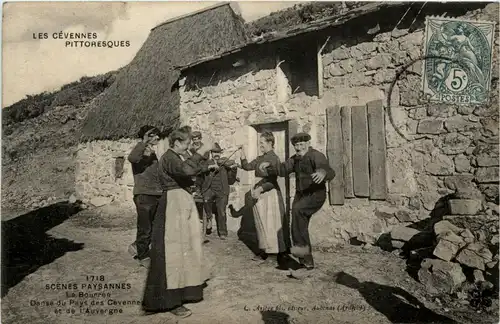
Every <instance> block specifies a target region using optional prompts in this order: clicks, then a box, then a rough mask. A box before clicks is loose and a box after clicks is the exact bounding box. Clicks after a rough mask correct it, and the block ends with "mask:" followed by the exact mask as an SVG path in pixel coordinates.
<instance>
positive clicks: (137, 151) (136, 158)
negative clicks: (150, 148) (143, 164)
mask: <svg viewBox="0 0 500 324" xmlns="http://www.w3.org/2000/svg"><path fill="white" fill-rule="evenodd" d="M146 147H147V145H146V143H144V142H139V143H137V145H136V146H135V147H134V148H133V149H132V151H131V152H130V154H129V155H128V161H129V162H130V163H139V162H140V161H141V159H142V156H143V155H144V151H145V150H146Z"/></svg>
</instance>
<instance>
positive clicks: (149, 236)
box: [129, 126, 335, 317]
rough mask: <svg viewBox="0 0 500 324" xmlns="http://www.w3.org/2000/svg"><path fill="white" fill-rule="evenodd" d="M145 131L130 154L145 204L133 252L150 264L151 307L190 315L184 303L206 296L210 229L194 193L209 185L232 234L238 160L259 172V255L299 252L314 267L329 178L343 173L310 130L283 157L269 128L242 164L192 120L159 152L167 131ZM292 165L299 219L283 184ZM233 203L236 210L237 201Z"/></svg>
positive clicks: (220, 224)
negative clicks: (313, 232) (313, 222)
mask: <svg viewBox="0 0 500 324" xmlns="http://www.w3.org/2000/svg"><path fill="white" fill-rule="evenodd" d="M138 136H139V138H140V139H141V140H140V142H139V143H138V144H137V145H136V146H135V147H134V149H133V150H132V152H131V153H130V155H129V161H130V163H131V164H132V171H133V174H134V181H135V186H134V192H133V193H134V203H135V205H136V207H137V236H136V241H135V242H134V243H133V244H132V245H130V247H129V252H130V253H131V254H132V255H134V257H135V258H136V259H137V260H138V261H139V263H140V264H141V265H142V266H144V267H147V268H148V276H147V280H146V287H145V291H144V297H143V305H142V306H143V310H144V311H145V312H146V313H157V312H166V311H169V312H171V313H173V314H175V315H177V316H181V317H187V316H189V315H191V311H190V310H189V309H188V308H186V307H185V306H184V304H185V303H188V302H197V301H201V300H202V299H203V289H204V286H205V282H206V280H208V276H207V274H208V272H207V271H205V269H204V262H203V251H202V244H203V234H204V233H203V229H202V227H201V224H200V217H199V216H200V215H199V208H197V206H196V203H195V199H194V197H193V194H194V192H195V191H196V190H197V188H198V189H199V188H201V190H202V196H203V203H204V206H203V207H204V209H205V212H206V213H207V215H211V214H212V209H213V202H214V201H215V205H216V208H215V211H216V212H215V214H216V222H217V231H218V235H219V237H220V238H221V239H225V238H226V237H227V235H228V233H227V225H226V209H227V206H226V205H227V203H228V197H229V186H230V184H232V183H234V181H235V178H236V170H237V168H238V167H240V168H242V169H243V170H246V171H253V172H255V178H256V182H255V184H254V185H253V187H252V189H251V191H250V196H251V200H252V201H251V204H252V206H251V210H252V212H253V217H254V221H255V225H256V226H255V227H256V231H257V238H258V241H259V247H260V249H261V251H262V253H260V254H259V255H258V257H259V258H261V259H265V258H267V256H268V255H270V254H275V255H277V257H278V262H280V261H281V262H283V260H284V259H287V258H291V257H290V255H292V256H295V257H296V258H298V261H299V263H300V264H301V266H302V267H303V268H305V269H308V270H310V269H313V268H314V260H313V256H312V249H311V243H310V237H309V231H308V228H309V221H310V219H311V216H312V215H313V214H314V213H316V212H317V211H318V210H319V209H320V208H321V207H322V206H323V204H324V202H325V200H326V182H327V181H329V180H331V179H333V178H334V176H335V173H334V171H333V170H332V168H331V167H330V166H329V164H328V161H327V159H326V157H325V156H324V155H323V154H322V153H321V152H319V151H317V150H315V149H313V148H312V147H311V146H310V139H311V137H310V136H309V135H308V134H306V133H299V134H296V135H294V136H293V137H292V138H291V143H292V145H293V146H294V148H295V155H293V156H292V157H291V158H289V159H288V160H286V161H284V162H281V161H280V159H279V157H278V156H277V155H276V153H275V152H274V144H275V138H274V136H273V134H272V133H270V132H266V133H262V134H261V135H260V139H259V149H260V151H261V155H259V156H258V157H257V158H256V159H255V160H253V161H248V160H247V158H246V154H245V152H244V149H243V147H240V148H239V150H240V159H241V161H240V163H239V164H238V163H236V162H235V161H231V160H228V159H223V158H221V157H220V153H221V151H222V150H221V148H220V146H219V145H218V144H217V143H213V144H208V143H202V142H201V134H200V133H199V132H192V130H191V128H190V127H189V126H184V127H181V128H179V129H176V130H174V131H172V132H171V133H170V134H169V138H168V143H169V149H168V150H167V151H166V152H165V153H164V154H163V155H162V156H161V157H160V158H159V159H158V157H157V156H156V153H155V151H154V147H155V145H157V144H158V142H159V140H160V137H161V132H160V131H159V130H158V129H157V128H156V127H153V126H143V127H142V128H141V129H140V131H139V133H138ZM290 173H295V178H296V193H295V197H294V200H293V204H292V210H291V222H290V219H289V218H288V216H287V215H286V212H285V205H284V202H283V198H282V194H281V189H280V186H279V185H278V177H286V176H288V175H289V174H290ZM214 179H219V180H215V181H214ZM198 193H199V192H198ZM230 210H231V211H232V213H233V214H234V208H232V206H230ZM210 219H211V218H210ZM206 230H207V234H208V232H209V231H211V222H210V221H209V225H208V226H207V229H206Z"/></svg>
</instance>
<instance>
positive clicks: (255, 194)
mask: <svg viewBox="0 0 500 324" xmlns="http://www.w3.org/2000/svg"><path fill="white" fill-rule="evenodd" d="M263 190H264V189H262V187H257V188H255V189H252V192H251V193H252V198H253V199H259V198H260V195H261V194H262V191H263Z"/></svg>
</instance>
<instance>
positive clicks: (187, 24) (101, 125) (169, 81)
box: [81, 3, 248, 141]
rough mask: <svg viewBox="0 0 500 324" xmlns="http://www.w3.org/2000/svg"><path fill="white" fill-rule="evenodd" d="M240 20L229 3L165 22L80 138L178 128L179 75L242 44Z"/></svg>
mask: <svg viewBox="0 0 500 324" xmlns="http://www.w3.org/2000/svg"><path fill="white" fill-rule="evenodd" d="M247 41H248V38H247V36H246V33H245V29H244V25H243V20H242V19H241V17H239V16H237V15H236V14H235V12H234V11H233V9H232V8H231V6H230V4H229V3H222V4H217V5H215V6H212V7H209V8H206V9H204V10H201V11H198V12H194V13H191V14H189V15H186V16H183V17H178V18H175V19H172V20H169V21H167V22H165V23H163V24H161V25H158V26H157V27H155V28H153V29H152V30H151V33H150V35H149V37H148V39H147V40H146V42H145V43H144V45H143V46H142V48H141V49H140V50H139V52H138V53H137V55H136V56H135V58H134V59H133V60H132V62H131V63H130V64H129V65H127V66H126V67H124V68H123V69H122V71H121V72H120V73H119V74H118V76H117V77H116V81H115V82H114V83H113V85H112V86H111V87H110V88H109V89H108V90H107V91H106V92H105V93H104V94H103V95H102V96H101V97H100V98H98V99H97V100H98V102H96V105H95V106H96V107H97V108H96V109H95V110H93V111H91V112H90V113H89V115H88V117H87V119H86V121H85V122H84V125H83V127H82V137H81V139H82V140H84V141H86V140H93V139H118V138H123V137H135V134H136V133H137V130H138V129H139V128H140V127H141V126H142V125H144V124H150V125H153V126H156V127H158V128H160V129H161V130H162V131H164V132H166V133H168V132H170V130H171V129H172V128H174V127H176V126H177V125H178V121H179V100H180V98H179V93H178V90H177V87H176V83H177V80H178V79H179V75H180V71H178V70H176V69H175V68H174V67H175V66H178V65H187V64H190V63H192V62H195V61H197V60H199V59H201V58H203V57H209V56H213V55H217V54H219V53H223V52H225V51H227V50H228V49H229V48H233V47H235V46H241V45H242V44H246V43H247Z"/></svg>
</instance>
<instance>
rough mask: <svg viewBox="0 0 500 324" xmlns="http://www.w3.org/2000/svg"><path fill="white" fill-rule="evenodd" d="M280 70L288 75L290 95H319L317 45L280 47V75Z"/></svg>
mask: <svg viewBox="0 0 500 324" xmlns="http://www.w3.org/2000/svg"><path fill="white" fill-rule="evenodd" d="M280 71H282V73H283V75H284V76H285V77H286V80H287V85H286V86H287V87H288V89H289V90H288V92H289V95H294V94H299V93H304V94H306V95H307V96H319V84H318V83H319V81H318V53H317V46H315V45H314V46H313V45H307V44H304V45H302V46H301V47H299V46H290V48H285V49H280V52H279V59H278V77H279V73H280ZM278 86H280V85H278ZM281 87H282V85H281Z"/></svg>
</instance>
